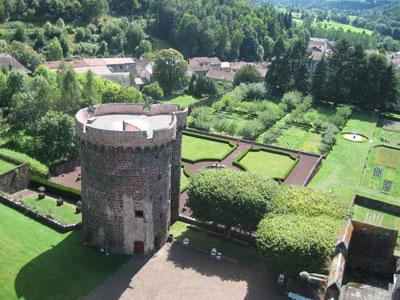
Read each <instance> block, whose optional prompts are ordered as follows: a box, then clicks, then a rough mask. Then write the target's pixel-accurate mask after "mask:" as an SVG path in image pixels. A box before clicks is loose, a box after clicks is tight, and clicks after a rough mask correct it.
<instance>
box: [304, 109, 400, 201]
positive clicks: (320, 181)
mask: <svg viewBox="0 0 400 300" xmlns="http://www.w3.org/2000/svg"><path fill="white" fill-rule="evenodd" d="M377 121H378V117H377V115H375V114H372V113H371V114H360V113H355V114H353V115H352V117H351V118H350V120H349V121H348V122H347V124H346V127H345V128H344V129H343V132H356V133H360V134H363V135H365V136H368V137H369V138H372V139H374V132H375V129H376V123H377ZM373 146H374V144H370V143H354V142H351V141H347V140H345V139H344V138H342V137H341V134H340V133H339V134H338V136H337V144H336V145H335V146H334V147H333V149H332V151H331V152H330V153H329V155H328V157H327V158H326V159H325V160H324V162H323V164H322V167H321V169H320V171H319V172H318V173H317V174H316V176H315V177H314V178H313V179H312V181H311V183H310V186H312V187H317V188H321V189H323V190H326V191H333V192H335V193H336V194H337V195H338V196H339V197H340V198H341V199H342V200H343V201H344V202H345V203H351V202H352V201H353V199H354V196H355V195H356V194H359V195H362V196H365V197H369V198H373V199H376V200H380V201H383V202H388V203H394V204H398V203H399V199H398V197H393V196H391V195H386V194H383V193H381V192H379V191H377V190H373V189H370V188H369V187H366V186H363V185H362V173H363V169H364V165H365V163H366V162H367V155H368V152H369V149H370V147H373Z"/></svg>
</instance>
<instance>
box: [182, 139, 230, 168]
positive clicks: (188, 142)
mask: <svg viewBox="0 0 400 300" xmlns="http://www.w3.org/2000/svg"><path fill="white" fill-rule="evenodd" d="M236 148H237V145H235V144H233V143H232V142H230V141H227V140H224V139H220V138H216V137H211V136H206V135H201V134H197V133H192V132H185V133H184V134H183V140H182V160H183V161H185V162H188V163H197V162H201V161H222V160H223V159H225V158H226V157H227V156H228V155H230V154H231V153H232V152H233V151H235V150H236Z"/></svg>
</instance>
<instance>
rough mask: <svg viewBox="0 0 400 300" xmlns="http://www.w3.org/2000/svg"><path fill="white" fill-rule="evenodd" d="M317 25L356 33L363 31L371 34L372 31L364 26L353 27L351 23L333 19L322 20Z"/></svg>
mask: <svg viewBox="0 0 400 300" xmlns="http://www.w3.org/2000/svg"><path fill="white" fill-rule="evenodd" d="M317 24H318V25H320V26H321V27H323V28H324V27H325V26H326V27H327V28H329V29H340V28H341V29H343V31H351V32H356V33H363V32H365V33H366V34H368V35H372V34H373V33H374V32H373V31H372V30H369V29H364V28H359V27H355V26H353V25H348V24H342V23H338V22H335V21H332V20H330V21H326V20H325V21H322V22H319V23H317Z"/></svg>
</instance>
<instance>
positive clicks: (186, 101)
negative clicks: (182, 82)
mask: <svg viewBox="0 0 400 300" xmlns="http://www.w3.org/2000/svg"><path fill="white" fill-rule="evenodd" d="M197 101H199V100H198V99H196V98H194V97H192V96H188V95H185V96H178V97H176V98H173V99H171V100H167V101H163V102H164V103H166V104H178V105H180V106H181V107H188V106H189V105H191V104H193V103H196V102H197Z"/></svg>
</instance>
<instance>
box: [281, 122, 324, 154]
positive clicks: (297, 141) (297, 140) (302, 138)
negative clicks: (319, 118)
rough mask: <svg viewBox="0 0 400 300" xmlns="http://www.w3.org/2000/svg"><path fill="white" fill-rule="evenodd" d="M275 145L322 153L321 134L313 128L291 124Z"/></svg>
mask: <svg viewBox="0 0 400 300" xmlns="http://www.w3.org/2000/svg"><path fill="white" fill-rule="evenodd" d="M275 145H277V146H280V147H284V148H289V149H294V150H300V151H305V152H311V153H316V154H320V151H319V147H320V146H321V135H320V134H318V133H314V132H313V131H311V130H306V129H303V128H300V127H296V126H291V127H289V128H288V129H286V130H285V131H284V132H283V134H282V135H281V137H280V138H279V139H278V141H277V142H276V143H275Z"/></svg>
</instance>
